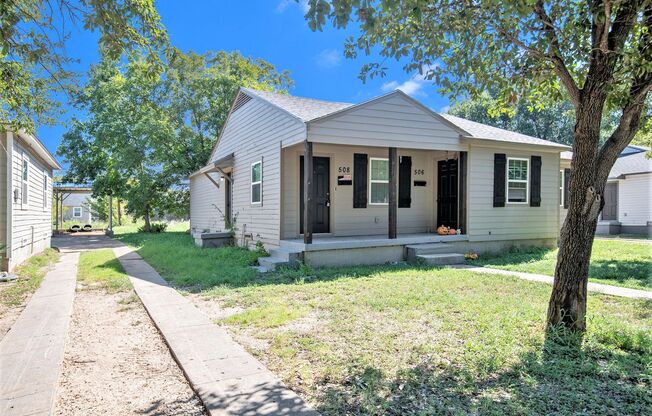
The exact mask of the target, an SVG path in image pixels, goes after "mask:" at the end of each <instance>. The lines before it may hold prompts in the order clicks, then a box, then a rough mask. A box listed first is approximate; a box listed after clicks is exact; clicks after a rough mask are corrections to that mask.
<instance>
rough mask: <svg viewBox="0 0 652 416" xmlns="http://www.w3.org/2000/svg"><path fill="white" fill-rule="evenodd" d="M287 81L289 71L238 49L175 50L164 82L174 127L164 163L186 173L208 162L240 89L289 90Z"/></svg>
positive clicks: (169, 112)
mask: <svg viewBox="0 0 652 416" xmlns="http://www.w3.org/2000/svg"><path fill="white" fill-rule="evenodd" d="M291 85H292V81H291V80H290V76H289V73H288V72H287V71H283V72H279V71H278V70H277V69H276V68H275V67H274V66H273V65H272V64H270V63H269V62H266V61H264V60H262V59H252V58H246V57H244V56H242V55H241V54H240V53H239V52H223V51H221V52H207V53H204V54H201V55H200V54H196V53H194V52H188V53H185V54H184V53H182V52H181V51H179V50H176V49H175V50H173V51H172V52H171V54H170V59H169V62H168V66H167V68H166V71H165V79H164V80H163V85H162V88H163V89H164V91H165V100H166V103H167V104H166V106H167V110H168V114H169V117H170V119H171V120H172V122H173V124H174V127H175V140H170V141H169V143H167V149H166V156H167V157H166V164H167V167H168V168H169V169H171V170H173V171H174V172H176V173H178V174H180V175H184V176H187V175H189V174H190V173H192V172H194V171H196V170H197V169H199V168H201V167H202V166H204V165H205V164H206V161H207V160H208V158H209V156H210V153H211V150H212V148H213V145H214V144H215V140H216V139H217V136H218V135H219V132H220V129H221V128H222V126H223V125H224V122H225V121H226V117H227V116H228V113H229V109H230V107H231V104H232V103H233V99H234V98H235V95H236V93H237V91H238V88H239V87H241V86H244V87H248V88H254V89H259V90H266V91H277V92H287V90H288V88H289V87H290V86H291Z"/></svg>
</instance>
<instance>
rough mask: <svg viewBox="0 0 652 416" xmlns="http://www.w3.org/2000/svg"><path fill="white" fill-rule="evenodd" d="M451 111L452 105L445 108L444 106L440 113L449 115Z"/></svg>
mask: <svg viewBox="0 0 652 416" xmlns="http://www.w3.org/2000/svg"><path fill="white" fill-rule="evenodd" d="M450 109H451V106H450V105H445V106H443V107H442V108H440V109H439V112H440V113H448V110H450Z"/></svg>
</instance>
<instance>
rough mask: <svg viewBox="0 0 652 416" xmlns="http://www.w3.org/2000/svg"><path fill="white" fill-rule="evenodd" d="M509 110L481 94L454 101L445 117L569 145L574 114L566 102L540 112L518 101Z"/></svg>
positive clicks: (571, 141)
mask: <svg viewBox="0 0 652 416" xmlns="http://www.w3.org/2000/svg"><path fill="white" fill-rule="evenodd" d="M497 107H498V110H496V108H497ZM510 110H511V111H509V112H505V111H500V105H499V104H498V103H497V100H496V99H495V98H493V97H492V96H491V95H490V94H489V93H488V92H483V93H482V94H480V95H479V96H478V97H476V98H469V99H466V100H459V101H455V102H454V103H453V104H452V105H451V107H450V109H449V110H448V113H449V114H452V115H454V116H458V117H463V118H466V119H468V120H472V121H477V122H478V123H484V124H488V125H490V126H494V127H499V128H501V129H507V130H512V131H517V132H519V133H523V134H528V135H530V136H534V137H539V138H541V139H545V140H552V141H554V142H557V143H563V144H572V143H573V125H574V123H575V110H574V108H573V106H572V104H571V103H569V102H568V101H559V102H556V103H552V104H551V105H549V106H546V107H544V108H536V107H531V106H529V105H527V103H525V102H523V101H519V102H518V103H516V104H515V105H514V106H513V107H512V108H511V109H510Z"/></svg>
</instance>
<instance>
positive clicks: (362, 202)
mask: <svg viewBox="0 0 652 416" xmlns="http://www.w3.org/2000/svg"><path fill="white" fill-rule="evenodd" d="M367 163H368V161H367V155H366V154H365V153H354V154H353V208H367V166H368V165H367Z"/></svg>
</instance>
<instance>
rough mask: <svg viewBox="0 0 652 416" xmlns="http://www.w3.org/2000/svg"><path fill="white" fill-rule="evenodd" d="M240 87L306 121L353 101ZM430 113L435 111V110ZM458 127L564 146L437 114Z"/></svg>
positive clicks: (479, 134) (484, 135)
mask: <svg viewBox="0 0 652 416" xmlns="http://www.w3.org/2000/svg"><path fill="white" fill-rule="evenodd" d="M242 90H243V91H244V92H245V93H247V94H250V95H252V96H257V97H259V98H261V99H263V100H265V101H267V102H269V103H271V104H273V105H275V106H277V107H279V108H281V109H283V110H285V111H287V112H288V113H290V114H292V115H293V116H295V117H297V118H299V119H300V120H302V121H303V122H308V121H311V120H314V119H316V118H319V117H323V116H325V115H328V114H331V113H334V112H337V111H340V110H343V109H345V108H350V107H355V106H356V104H351V103H342V102H333V101H322V100H315V99H312V98H304V97H295V96H292V95H286V94H279V93H275V92H267V91H259V90H253V89H249V88H242ZM433 114H435V115H437V113H434V112H433ZM439 116H441V117H443V118H444V119H445V120H447V121H448V122H449V123H451V124H452V125H454V126H456V127H457V128H458V129H461V130H464V131H465V132H467V133H468V134H469V135H468V137H471V138H475V139H487V140H496V141H502V142H511V143H523V144H534V145H539V146H551V147H565V146H564V145H563V144H559V143H554V142H551V141H548V140H543V139H538V138H536V137H532V136H528V135H525V134H520V133H516V132H513V131H509V130H504V129H499V128H497V127H491V126H487V125H485V124H481V123H476V122H474V121H470V120H466V119H464V118H461V117H456V116H452V115H450V114H439Z"/></svg>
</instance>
